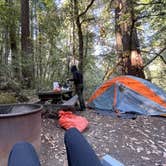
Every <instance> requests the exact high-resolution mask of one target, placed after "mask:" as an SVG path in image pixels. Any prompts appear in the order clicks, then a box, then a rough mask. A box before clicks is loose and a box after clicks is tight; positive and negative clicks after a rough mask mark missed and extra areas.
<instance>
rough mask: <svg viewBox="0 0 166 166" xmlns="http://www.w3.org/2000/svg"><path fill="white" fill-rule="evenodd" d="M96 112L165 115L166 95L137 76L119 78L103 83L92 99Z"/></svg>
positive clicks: (92, 105) (91, 104)
mask: <svg viewBox="0 0 166 166" xmlns="http://www.w3.org/2000/svg"><path fill="white" fill-rule="evenodd" d="M88 106H89V107H90V108H92V109H95V110H100V111H107V112H120V113H136V114H142V115H165V114H166V93H165V92H164V91H163V90H162V89H161V88H159V87H157V86H156V85H154V84H152V83H151V82H149V81H147V80H144V79H141V78H138V77H135V76H119V77H115V78H114V79H111V80H108V81H106V82H105V83H103V84H102V85H101V86H100V87H99V88H98V89H97V90H96V91H95V92H94V93H93V94H92V96H91V97H90V99H89V101H88Z"/></svg>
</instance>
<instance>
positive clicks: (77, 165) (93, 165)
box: [64, 128, 102, 166]
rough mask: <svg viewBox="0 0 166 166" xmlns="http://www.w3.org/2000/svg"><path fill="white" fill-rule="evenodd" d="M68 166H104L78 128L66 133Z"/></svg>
mask: <svg viewBox="0 0 166 166" xmlns="http://www.w3.org/2000/svg"><path fill="white" fill-rule="evenodd" d="M64 141H65V145H66V151H67V159H68V166H102V164H101V163H100V160H99V159H98V157H97V156H96V154H95V152H94V151H93V149H92V147H91V146H90V145H89V143H88V142H87V141H86V139H85V138H84V137H83V136H82V135H81V133H80V132H79V131H78V130H77V129H76V128H71V129H69V130H67V131H66V133H65V138H64Z"/></svg>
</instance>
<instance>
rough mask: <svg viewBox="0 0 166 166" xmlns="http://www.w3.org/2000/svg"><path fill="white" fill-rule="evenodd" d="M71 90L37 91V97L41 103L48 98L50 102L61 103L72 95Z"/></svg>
mask: <svg viewBox="0 0 166 166" xmlns="http://www.w3.org/2000/svg"><path fill="white" fill-rule="evenodd" d="M72 92H73V91H71V90H62V91H59V92H54V91H44V92H39V93H38V98H39V99H40V103H41V104H44V103H45V102H46V101H49V100H51V103H52V104H62V103H63V100H68V99H70V98H71V97H72Z"/></svg>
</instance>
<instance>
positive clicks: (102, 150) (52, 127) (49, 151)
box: [40, 111, 166, 166]
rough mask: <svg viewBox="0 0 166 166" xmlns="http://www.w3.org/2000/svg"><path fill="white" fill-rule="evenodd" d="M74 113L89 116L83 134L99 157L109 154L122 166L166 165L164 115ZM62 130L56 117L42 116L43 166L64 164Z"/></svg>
mask: <svg viewBox="0 0 166 166" xmlns="http://www.w3.org/2000/svg"><path fill="white" fill-rule="evenodd" d="M76 114H79V115H81V116H84V117H86V118H87V119H88V121H89V127H88V128H87V129H86V130H85V131H84V132H83V135H84V136H85V138H86V139H87V141H88V142H89V143H90V144H91V145H92V147H93V149H94V150H95V152H96V154H97V155H98V157H99V158H100V159H101V158H102V156H104V155H105V154H109V155H111V156H112V157H114V158H116V159H117V160H119V161H121V162H122V163H123V164H124V165H125V166H166V118H161V117H143V116H139V117H137V119H136V120H132V119H121V118H112V117H111V116H104V115H99V114H97V113H96V112H94V111H84V112H76ZM64 132H65V130H64V129H62V128H60V126H59V125H58V120H57V119H49V118H46V119H43V120H42V147H41V155H40V158H41V163H42V166H63V165H64V160H65V158H66V151H65V147H64V140H63V137H64ZM80 150H81V149H80Z"/></svg>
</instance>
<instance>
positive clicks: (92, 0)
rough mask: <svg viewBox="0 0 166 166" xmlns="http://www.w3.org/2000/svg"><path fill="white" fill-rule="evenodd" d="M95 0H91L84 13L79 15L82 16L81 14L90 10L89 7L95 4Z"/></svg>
mask: <svg viewBox="0 0 166 166" xmlns="http://www.w3.org/2000/svg"><path fill="white" fill-rule="evenodd" d="M94 1H95V0H91V2H90V4H89V5H88V6H87V7H86V9H85V10H84V11H83V12H82V13H80V14H79V15H78V17H81V16H83V15H84V14H86V12H87V11H88V10H89V8H90V7H91V6H92V5H93V2H94Z"/></svg>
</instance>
